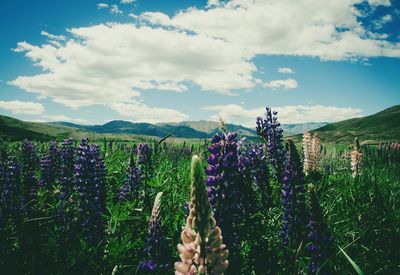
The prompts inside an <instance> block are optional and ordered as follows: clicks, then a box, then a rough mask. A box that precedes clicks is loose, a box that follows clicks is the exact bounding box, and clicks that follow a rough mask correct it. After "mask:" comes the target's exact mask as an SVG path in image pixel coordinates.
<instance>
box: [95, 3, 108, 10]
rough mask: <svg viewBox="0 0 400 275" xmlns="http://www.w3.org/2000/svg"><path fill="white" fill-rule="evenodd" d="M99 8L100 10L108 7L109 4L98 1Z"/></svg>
mask: <svg viewBox="0 0 400 275" xmlns="http://www.w3.org/2000/svg"><path fill="white" fill-rule="evenodd" d="M97 8H98V9H99V10H101V9H106V8H108V4H106V3H98V4H97Z"/></svg>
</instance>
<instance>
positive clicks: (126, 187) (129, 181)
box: [117, 154, 142, 201]
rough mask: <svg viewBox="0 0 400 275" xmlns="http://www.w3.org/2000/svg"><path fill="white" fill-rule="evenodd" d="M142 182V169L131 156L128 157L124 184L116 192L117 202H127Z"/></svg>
mask: <svg viewBox="0 0 400 275" xmlns="http://www.w3.org/2000/svg"><path fill="white" fill-rule="evenodd" d="M141 180H142V169H141V168H140V167H139V166H137V165H136V162H135V159H134V158H133V155H132V154H131V155H130V156H129V164H128V170H127V172H126V179H125V182H124V184H123V185H122V186H121V187H120V188H119V190H118V194H117V197H118V200H119V201H125V200H129V199H131V198H133V197H135V195H136V196H137V195H138V194H135V193H136V191H137V190H138V189H139V185H140V182H141Z"/></svg>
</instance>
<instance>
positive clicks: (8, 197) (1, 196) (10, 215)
mask: <svg viewBox="0 0 400 275" xmlns="http://www.w3.org/2000/svg"><path fill="white" fill-rule="evenodd" d="M1 166H2V172H3V174H2V177H1V178H0V180H1V182H0V183H1V185H0V258H2V257H3V256H4V254H5V253H7V250H8V249H7V247H8V246H9V244H8V239H9V238H7V237H6V236H7V227H8V226H7V225H9V224H10V223H12V222H13V223H15V220H16V217H18V216H20V214H21V212H20V211H21V210H22V208H23V204H22V200H21V190H20V170H19V167H18V164H17V161H16V159H15V158H9V159H2V163H1Z"/></svg>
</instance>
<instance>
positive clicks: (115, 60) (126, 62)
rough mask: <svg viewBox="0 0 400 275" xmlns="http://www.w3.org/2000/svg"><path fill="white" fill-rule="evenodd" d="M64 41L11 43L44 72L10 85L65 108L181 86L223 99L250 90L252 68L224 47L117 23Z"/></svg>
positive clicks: (180, 88)
mask: <svg viewBox="0 0 400 275" xmlns="http://www.w3.org/2000/svg"><path fill="white" fill-rule="evenodd" d="M69 33H70V34H71V35H72V38H68V39H67V40H66V41H65V43H64V44H63V45H60V46H55V45H52V44H44V45H41V46H35V45H32V44H29V43H27V42H20V43H18V47H17V48H16V49H15V51H17V52H22V53H24V54H25V56H26V57H28V58H29V59H31V60H32V61H33V62H34V65H35V66H37V67H40V68H42V69H43V71H44V72H43V73H39V74H36V75H33V76H19V77H18V78H16V79H15V80H13V81H11V82H9V83H11V84H12V85H15V86H17V87H19V88H21V89H23V90H25V91H27V92H30V93H36V94H39V95H40V96H42V97H49V98H51V99H52V100H53V101H54V102H57V103H61V104H64V105H66V106H69V107H72V108H78V107H81V106H88V105H93V104H103V105H108V104H110V103H112V102H127V101H129V100H130V99H131V98H132V97H138V96H139V95H140V92H139V90H149V89H159V90H169V91H175V92H182V91H185V90H187V89H188V86H187V85H188V83H194V84H196V85H198V86H199V87H200V88H201V89H202V90H207V91H215V92H219V93H224V94H230V93H231V90H234V89H247V88H251V87H253V86H254V85H255V84H254V81H253V77H252V73H253V72H254V71H255V70H256V67H255V65H254V64H253V63H251V62H250V61H248V60H245V59H244V58H243V50H242V49H240V48H237V47H235V46H233V45H231V44H229V43H227V42H225V41H223V40H219V39H213V38H210V37H207V36H202V35H188V34H186V33H182V32H178V31H171V30H165V29H161V28H150V27H147V26H135V25H133V24H117V23H114V24H100V25H95V26H91V27H85V28H74V29H70V30H69Z"/></svg>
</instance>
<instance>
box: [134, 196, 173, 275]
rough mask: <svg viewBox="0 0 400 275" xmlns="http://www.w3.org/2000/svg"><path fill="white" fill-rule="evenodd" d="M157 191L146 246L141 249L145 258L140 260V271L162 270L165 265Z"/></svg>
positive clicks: (153, 271)
mask: <svg viewBox="0 0 400 275" xmlns="http://www.w3.org/2000/svg"><path fill="white" fill-rule="evenodd" d="M162 194H163V193H162V192H160V193H158V194H157V196H156V198H155V200H154V206H153V210H152V213H151V216H150V221H149V228H148V235H147V241H146V247H145V248H144V250H143V253H144V258H145V260H144V261H143V262H141V263H140V264H139V266H138V269H139V270H141V271H142V272H148V273H155V272H158V271H162V270H164V269H165V268H166V267H167V266H166V265H165V259H164V257H165V241H164V235H163V232H162V228H161V213H160V207H161V197H162Z"/></svg>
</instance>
